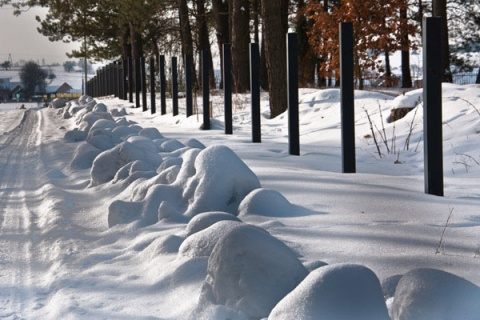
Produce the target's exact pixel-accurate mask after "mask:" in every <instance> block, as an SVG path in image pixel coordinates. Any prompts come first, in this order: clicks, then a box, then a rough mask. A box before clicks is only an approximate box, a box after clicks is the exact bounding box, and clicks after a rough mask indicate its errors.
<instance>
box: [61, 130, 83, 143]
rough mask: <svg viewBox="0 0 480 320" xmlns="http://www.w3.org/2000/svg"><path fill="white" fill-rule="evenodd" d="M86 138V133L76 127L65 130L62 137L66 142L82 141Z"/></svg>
mask: <svg viewBox="0 0 480 320" xmlns="http://www.w3.org/2000/svg"><path fill="white" fill-rule="evenodd" d="M86 138H87V133H86V132H84V131H81V130H78V129H77V128H75V129H73V130H70V131H67V132H66V133H65V136H64V137H63V139H64V140H66V141H68V142H78V141H83V140H85V139H86Z"/></svg>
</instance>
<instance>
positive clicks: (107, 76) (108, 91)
mask: <svg viewBox="0 0 480 320" xmlns="http://www.w3.org/2000/svg"><path fill="white" fill-rule="evenodd" d="M110 69H111V68H110V63H109V64H107V65H106V67H105V79H106V80H105V95H106V96H109V95H110V94H111V92H112V91H111V86H110V83H111V80H110V76H111V74H110Z"/></svg>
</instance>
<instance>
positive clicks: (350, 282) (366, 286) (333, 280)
mask: <svg viewBox="0 0 480 320" xmlns="http://www.w3.org/2000/svg"><path fill="white" fill-rule="evenodd" d="M268 319H269V320H277V319H282V320H284V319H302V320H314V319H332V320H333V319H335V320H346V319H355V320H372V319H375V320H381V319H385V320H387V319H390V318H389V315H388V311H387V307H386V305H385V302H384V300H383V294H382V289H381V287H380V282H379V280H378V278H377V276H376V275H375V274H374V273H373V271H371V270H370V269H368V268H366V267H364V266H361V265H354V264H338V265H329V266H324V267H321V268H318V269H316V270H314V271H312V272H311V273H310V274H309V275H308V276H307V277H306V278H305V279H304V280H303V281H302V282H301V283H300V284H299V285H298V286H297V287H296V288H295V289H294V290H293V291H292V292H290V293H289V294H288V295H287V296H286V297H285V298H283V299H282V300H281V301H280V302H279V303H278V304H277V305H276V306H275V308H273V310H272V312H271V313H270V315H269V317H268ZM417 319H419V318H417Z"/></svg>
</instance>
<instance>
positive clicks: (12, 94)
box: [0, 78, 25, 101]
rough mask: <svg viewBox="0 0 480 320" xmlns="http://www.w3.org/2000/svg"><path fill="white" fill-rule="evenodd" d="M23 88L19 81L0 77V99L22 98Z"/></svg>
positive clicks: (23, 96)
mask: <svg viewBox="0 0 480 320" xmlns="http://www.w3.org/2000/svg"><path fill="white" fill-rule="evenodd" d="M24 98H25V89H24V88H23V85H22V83H21V82H12V81H10V78H0V100H3V101H9V100H22V99H24Z"/></svg>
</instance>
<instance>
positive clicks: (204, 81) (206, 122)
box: [202, 50, 210, 130]
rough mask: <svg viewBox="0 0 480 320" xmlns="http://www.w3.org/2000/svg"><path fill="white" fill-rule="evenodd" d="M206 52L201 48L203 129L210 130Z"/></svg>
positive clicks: (208, 79)
mask: <svg viewBox="0 0 480 320" xmlns="http://www.w3.org/2000/svg"><path fill="white" fill-rule="evenodd" d="M208 57H209V56H208V52H207V50H202V89H203V130H210V87H209V85H210V78H209V74H208V70H209V64H208V60H209V59H208Z"/></svg>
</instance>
